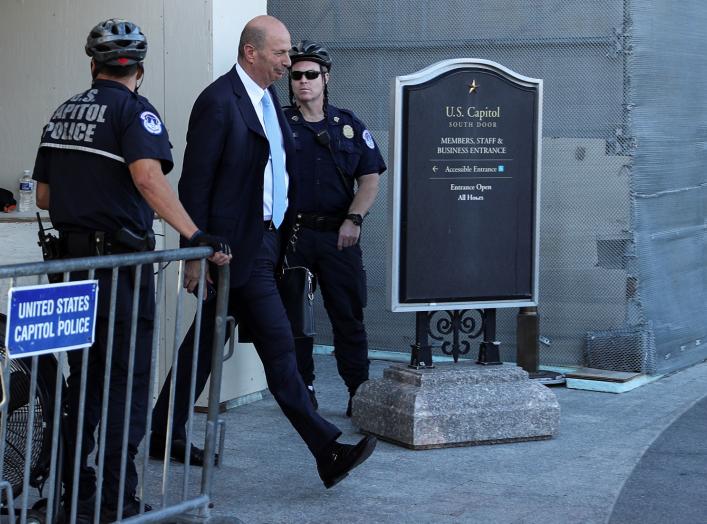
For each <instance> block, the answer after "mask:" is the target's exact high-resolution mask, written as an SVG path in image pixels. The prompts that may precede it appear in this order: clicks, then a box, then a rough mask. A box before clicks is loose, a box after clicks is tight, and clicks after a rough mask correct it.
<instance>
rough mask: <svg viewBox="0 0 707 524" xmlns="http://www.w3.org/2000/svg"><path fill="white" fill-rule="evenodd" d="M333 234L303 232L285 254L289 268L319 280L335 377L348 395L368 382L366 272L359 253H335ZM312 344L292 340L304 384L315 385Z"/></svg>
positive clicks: (347, 250)
mask: <svg viewBox="0 0 707 524" xmlns="http://www.w3.org/2000/svg"><path fill="white" fill-rule="evenodd" d="M337 240H338V233H337V232H336V231H314V230H312V229H309V228H302V229H300V231H299V232H298V233H297V245H296V247H295V250H294V252H293V251H292V250H291V249H290V250H289V251H288V253H287V263H288V264H289V265H290V266H305V267H308V268H309V269H310V271H312V272H313V273H314V274H316V275H317V280H318V284H319V288H320V289H321V293H322V298H323V299H324V307H325V308H326V312H327V314H328V315H329V320H330V321H331V327H332V331H333V334H334V355H335V357H336V365H337V368H338V370H339V375H340V376H341V378H342V379H343V380H344V383H345V384H346V387H347V388H348V389H349V393H351V394H354V393H355V392H356V389H358V387H359V386H360V385H361V384H362V383H363V382H365V381H366V380H368V366H369V361H368V338H367V336H366V327H365V326H364V324H363V308H364V307H366V297H367V292H366V272H365V270H364V269H363V259H362V256H361V247H360V246H359V245H358V244H356V245H355V246H351V247H347V248H344V249H342V250H341V251H339V250H338V249H337V248H336V243H337ZM313 345H314V339H313V338H312V337H303V338H298V339H296V340H295V347H296V350H297V365H298V368H299V370H300V373H301V374H302V379H303V380H304V382H305V384H312V383H313V382H314V360H313V358H312V350H313Z"/></svg>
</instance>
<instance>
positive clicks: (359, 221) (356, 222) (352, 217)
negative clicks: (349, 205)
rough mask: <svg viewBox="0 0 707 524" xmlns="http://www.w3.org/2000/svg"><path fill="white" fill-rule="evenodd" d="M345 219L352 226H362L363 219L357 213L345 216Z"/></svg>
mask: <svg viewBox="0 0 707 524" xmlns="http://www.w3.org/2000/svg"><path fill="white" fill-rule="evenodd" d="M346 218H348V219H349V220H350V221H351V222H353V223H354V226H360V225H361V224H363V217H362V216H361V215H359V214H358V213H351V214H349V215H346Z"/></svg>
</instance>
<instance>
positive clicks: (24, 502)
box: [0, 247, 232, 524]
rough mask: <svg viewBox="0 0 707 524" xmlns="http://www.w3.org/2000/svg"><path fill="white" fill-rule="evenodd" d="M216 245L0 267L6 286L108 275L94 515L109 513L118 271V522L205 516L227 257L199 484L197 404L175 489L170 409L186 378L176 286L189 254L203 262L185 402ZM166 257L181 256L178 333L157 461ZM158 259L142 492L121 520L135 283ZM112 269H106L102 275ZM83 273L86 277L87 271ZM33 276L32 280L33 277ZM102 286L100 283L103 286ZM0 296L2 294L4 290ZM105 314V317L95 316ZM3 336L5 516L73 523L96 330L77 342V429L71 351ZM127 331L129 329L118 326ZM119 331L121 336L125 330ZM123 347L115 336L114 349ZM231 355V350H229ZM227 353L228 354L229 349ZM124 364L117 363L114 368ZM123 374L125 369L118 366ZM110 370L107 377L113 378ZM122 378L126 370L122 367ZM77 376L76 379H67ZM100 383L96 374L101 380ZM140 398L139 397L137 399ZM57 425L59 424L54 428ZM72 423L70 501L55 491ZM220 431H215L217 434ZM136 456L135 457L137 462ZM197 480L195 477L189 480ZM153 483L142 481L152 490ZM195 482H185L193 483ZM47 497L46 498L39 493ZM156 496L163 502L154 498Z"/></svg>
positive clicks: (0, 434)
mask: <svg viewBox="0 0 707 524" xmlns="http://www.w3.org/2000/svg"><path fill="white" fill-rule="evenodd" d="M212 253H213V251H212V250H211V248H207V247H199V248H188V249H175V250H167V251H158V252H145V253H130V254H125V255H109V256H101V257H90V258H76V259H66V260H55V261H50V262H37V263H27V264H15V265H8V266H0V282H2V281H3V279H9V282H10V287H13V286H16V285H17V281H18V279H20V278H22V279H25V278H27V277H29V278H33V277H36V281H35V282H36V283H40V284H41V283H43V280H44V276H45V275H49V274H55V273H59V274H63V280H64V281H69V280H70V275H72V274H74V275H75V272H82V275H88V279H89V280H92V279H94V278H95V277H96V274H97V271H99V272H101V273H99V274H100V275H101V276H102V278H103V279H104V281H105V279H107V278H109V279H110V290H109V291H110V308H109V313H108V318H107V323H106V324H104V325H105V326H106V327H107V332H106V334H105V339H102V341H101V347H104V348H105V356H104V357H101V358H103V359H104V360H103V361H102V362H105V366H104V369H103V370H101V371H102V372H103V374H104V375H103V380H102V391H101V397H100V410H101V411H100V413H101V414H100V423H99V424H98V427H97V432H98V439H97V444H98V445H97V447H96V450H95V451H94V453H93V454H92V455H91V457H89V461H91V460H93V461H95V465H96V496H95V503H94V502H92V503H91V504H92V505H93V517H92V518H91V522H95V523H98V522H101V521H105V515H103V511H104V508H102V500H101V499H102V497H101V495H102V488H103V473H104V464H105V450H106V421H107V420H108V418H107V417H108V409H109V399H110V400H111V401H112V400H113V399H115V395H113V396H111V395H110V394H109V391H110V386H111V380H110V379H111V366H112V363H113V360H114V359H113V350H114V342H115V341H114V337H115V335H116V332H115V331H116V330H115V326H116V302H117V291H118V280H119V275H123V277H122V278H125V277H126V273H125V272H126V271H128V272H129V275H130V278H132V279H133V288H132V289H133V291H132V308H131V318H130V327H129V349H128V351H129V355H128V363H127V372H126V373H125V375H126V376H125V377H124V378H125V380H126V385H125V387H124V389H125V406H126V409H124V410H123V411H124V414H123V417H124V418H123V421H122V428H121V429H122V441H121V442H122V448H121V450H122V453H121V454H120V457H121V459H120V480H119V482H120V484H119V494H118V499H117V500H118V502H117V506H116V508H117V509H116V514H115V516H114V517H113V518H114V519H115V520H118V521H121V520H123V521H125V522H136V523H137V522H163V521H166V520H168V521H172V522H174V521H177V520H187V521H188V520H194V519H197V520H199V521H204V520H207V519H208V517H209V508H210V505H211V500H210V493H211V486H212V478H213V474H214V468H215V454H216V451H217V446H218V444H219V443H218V442H217V440H218V438H219V436H220V439H221V447H222V445H223V427H222V425H220V423H219V393H220V389H221V372H222V366H223V360H224V355H223V348H224V342H225V336H226V327H227V322H228V319H227V318H226V309H227V304H228V291H229V285H228V282H229V268H228V265H226V266H221V267H219V268H218V279H217V293H216V317H215V324H214V342H213V346H212V368H211V378H210V389H209V405H208V414H207V417H206V428H205V440H204V465H203V469H202V474H201V482H200V485H199V486H198V487H197V486H196V485H195V484H196V482H190V474H192V473H194V472H193V471H192V470H191V468H190V466H189V458H188V457H189V453H188V446H189V443H191V442H193V439H192V435H193V433H194V421H193V410H192V409H190V411H189V417H188V422H187V427H186V430H187V434H186V442H187V443H188V444H187V457H186V464H185V465H184V467H183V469H181V471H180V468H175V471H177V474H178V473H180V472H181V475H182V482H181V489H178V490H176V491H179V492H178V493H177V492H175V489H174V487H175V486H177V485H178V484H179V483H178V482H176V481H175V480H174V479H173V478H171V473H172V472H171V471H170V458H169V457H170V451H171V450H170V446H171V438H172V430H173V427H172V426H173V424H172V417H173V409H174V406H173V404H174V398H175V389H176V388H177V387H180V388H184V387H186V386H185V385H183V384H180V385H177V384H176V376H177V374H176V372H175V370H176V367H177V357H178V349H179V347H180V342H181V339H182V338H183V332H182V331H183V329H182V314H183V311H182V310H183V302H184V297H185V295H186V292H185V291H184V289H183V288H182V285H181V282H182V273H183V271H184V262H185V261H187V260H199V264H200V277H199V287H198V297H197V299H198V300H197V309H196V336H195V338H194V359H193V366H192V372H191V384H190V388H191V389H190V395H189V401H190V406H193V405H194V400H195V381H196V378H195V376H196V368H197V366H196V361H197V354H198V344H199V340H200V336H199V335H200V333H199V325H200V319H201V315H202V307H203V298H204V296H203V295H204V290H205V288H206V286H205V274H206V258H207V257H209V256H210V255H211V254H212ZM171 262H179V271H178V274H177V288H178V291H177V300H176V305H175V310H174V311H175V314H174V316H175V333H174V352H173V357H172V369H173V372H172V375H171V377H172V380H171V382H170V384H169V388H170V402H169V410H168V413H169V417H168V424H167V435H166V441H165V450H164V456H165V459H164V461H163V462H162V465H161V466H162V467H161V468H159V469H158V468H157V464H155V463H153V464H152V465H150V464H149V462H150V458H149V452H148V449H147V448H148V446H149V442H150V432H151V429H152V411H153V400H154V396H155V395H154V394H155V392H156V391H158V390H157V389H156V388H157V386H158V380H157V376H158V361H157V356H158V351H159V350H160V347H159V346H160V340H161V338H160V336H161V318H162V314H163V311H164V309H163V306H164V307H166V306H165V304H166V299H164V294H165V289H166V288H165V280H166V270H165V269H166V267H167V266H168V265H169V263H171ZM153 264H156V265H157V270H156V271H155V272H154V274H155V275H156V276H157V278H156V280H157V282H156V301H155V310H154V323H153V324H152V342H151V346H150V348H151V349H150V351H151V353H150V364H149V372H148V375H149V385H148V389H147V410H146V411H147V413H146V420H145V437H144V438H143V439H142V442H143V443H142V444H141V445H140V448H141V450H142V457H141V458H140V456H139V455H138V456H137V457H136V458H135V466H136V468H137V470H138V487H137V492H136V495H137V497H138V498H139V499H140V503H139V513H138V514H137V515H134V516H130V517H129V518H125V519H123V515H122V513H123V511H122V508H123V503H124V501H125V498H126V497H128V496H131V494H126V493H125V489H124V488H125V478H126V468H127V456H128V452H129V450H128V432H129V430H130V414H131V409H130V408H131V407H132V406H133V398H132V393H133V373H134V366H135V357H136V337H137V325H138V313H139V306H140V291H139V290H140V283H141V273H142V272H143V271H145V270H146V268H149V267H153V266H152V265H153ZM108 273H109V274H110V277H108ZM85 278H86V277H85V276H82V279H85ZM33 283H34V282H33ZM107 291H108V290H105V289H99V294H100V293H106V292H107ZM0 299H4V297H0ZM101 321H102V322H105V320H103V319H102V320H101ZM0 331H2V334H1V335H0V336H1V337H2V340H0V342H3V343H0V350H1V351H2V354H1V355H0V372H1V373H0V377H1V378H2V400H1V402H0V414H1V417H2V418H1V422H0V459H1V460H0V500H1V503H2V508H3V514H4V516H2V517H0V520H1V521H9V522H13V523H14V522H15V515H17V520H18V521H19V522H20V523H21V524H24V523H26V522H28V521H30V522H49V523H54V522H67V523H74V522H76V520H77V507H78V505H77V503H78V497H79V485H78V483H79V474H78V473H79V468H80V466H81V464H80V463H79V462H80V460H81V447H82V445H83V440H84V439H85V436H84V438H79V437H80V436H81V435H82V432H83V428H84V424H85V420H84V412H85V407H86V394H87V391H86V389H87V381H88V377H87V374H88V362H89V354H90V352H91V351H96V350H98V348H97V347H96V343H98V342H99V337H101V336H103V335H102V334H101V333H99V332H97V333H96V343H94V345H93V346H91V347H85V348H82V349H81V348H80V349H74V350H72V351H76V352H82V355H81V371H80V389H79V391H80V393H79V402H78V414H77V419H78V421H77V425H76V427H70V428H69V427H66V426H67V424H66V422H65V421H63V419H64V417H63V416H62V413H64V410H65V402H66V399H67V398H68V395H67V392H66V386H65V375H66V374H67V373H68V369H69V366H68V360H67V352H66V351H60V352H55V353H52V354H50V355H41V356H36V355H35V356H31V357H25V358H7V357H8V356H7V351H6V349H5V347H4V346H5V344H4V335H5V329H4V326H2V329H0ZM123 332H126V330H123ZM121 336H122V335H121ZM121 347H125V346H123V345H121V343H120V342H119V343H118V348H119V349H118V351H120V348H121ZM230 353H232V351H230ZM230 353H229V354H230ZM118 369H122V368H118ZM119 373H122V371H120V372H119ZM115 376H116V375H115V374H114V375H113V378H115ZM121 378H122V375H121ZM72 380H73V379H72ZM99 384H100V382H99ZM138 401H139V399H138ZM60 428H61V431H60ZM67 431H69V432H73V431H75V432H76V433H75V436H76V437H75V441H76V446H75V449H74V450H73V451H74V457H75V460H74V462H73V469H72V471H73V474H72V475H71V479H72V482H73V483H72V484H71V486H70V487H71V489H70V492H71V493H72V496H71V500H62V499H61V485H62V471H67V469H66V466H64V465H63V464H62V460H63V455H64V447H63V443H64V440H65V438H64V436H63V435H66V433H65V432H67ZM219 434H220V435H219ZM140 461H141V462H140ZM194 480H195V478H194ZM154 486H160V488H159V489H160V493H159V494H155V493H154ZM30 487H34V488H38V492H39V494H38V495H37V496H34V495H33V496H30ZM148 487H149V489H146V488H148ZM190 487H191V489H190ZM44 496H46V498H43V497H44ZM146 498H149V500H148V501H147V502H149V503H150V504H152V505H153V507H152V509H149V508H148V510H147V511H146V506H145V502H144V501H145V499H146ZM154 498H160V499H161V500H153V499H154Z"/></svg>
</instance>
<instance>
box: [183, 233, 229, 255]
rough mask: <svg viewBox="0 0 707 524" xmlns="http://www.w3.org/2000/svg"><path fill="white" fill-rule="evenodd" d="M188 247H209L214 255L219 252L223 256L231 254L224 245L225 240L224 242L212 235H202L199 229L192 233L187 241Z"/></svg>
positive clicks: (226, 245) (225, 244)
mask: <svg viewBox="0 0 707 524" xmlns="http://www.w3.org/2000/svg"><path fill="white" fill-rule="evenodd" d="M189 246H190V247H199V246H209V247H210V248H213V250H214V253H216V252H218V251H220V252H222V253H223V254H225V255H230V254H231V248H230V247H229V245H228V244H227V243H226V240H224V239H223V238H221V237H217V236H214V235H209V234H208V233H204V232H203V231H202V230H201V229H198V230H197V231H196V233H194V234H193V235H192V237H191V238H190V239H189Z"/></svg>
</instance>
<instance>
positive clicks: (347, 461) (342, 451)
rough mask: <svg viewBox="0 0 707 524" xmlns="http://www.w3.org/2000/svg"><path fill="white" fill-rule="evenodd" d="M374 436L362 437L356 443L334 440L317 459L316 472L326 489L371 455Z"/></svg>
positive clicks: (374, 444)
mask: <svg viewBox="0 0 707 524" xmlns="http://www.w3.org/2000/svg"><path fill="white" fill-rule="evenodd" d="M377 442H378V441H377V440H376V437H371V436H366V437H363V438H362V439H361V440H360V441H359V442H358V444H356V445H355V446H351V445H349V444H339V443H338V442H334V443H333V444H332V445H331V448H330V449H329V451H327V452H326V453H325V454H324V455H323V456H322V457H320V458H319V459H317V472H318V473H319V478H320V479H322V482H323V483H324V487H326V488H327V489H329V488H331V487H332V486H335V485H336V484H338V483H339V482H341V481H342V480H343V479H344V478H346V476H347V475H348V474H349V472H350V471H351V470H352V469H354V468H355V467H356V466H358V465H359V464H361V463H363V461H365V460H366V459H367V458H368V457H370V456H371V453H373V450H374V449H375V447H376V443H377Z"/></svg>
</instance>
